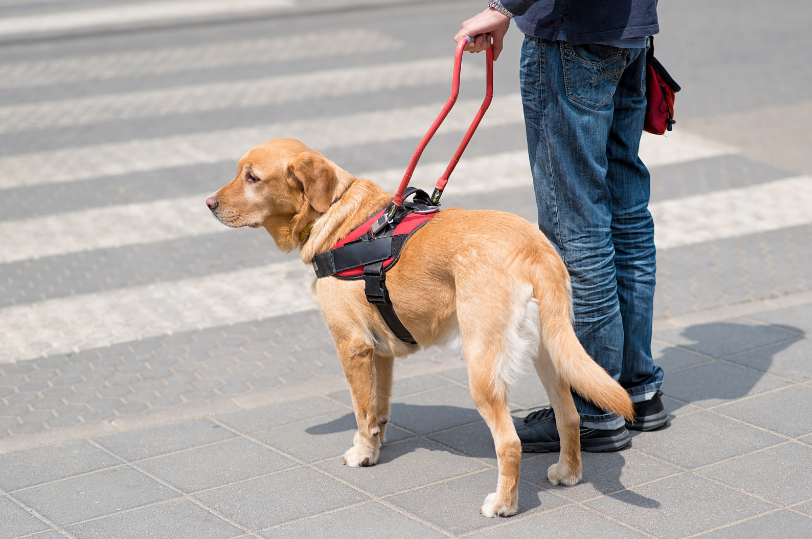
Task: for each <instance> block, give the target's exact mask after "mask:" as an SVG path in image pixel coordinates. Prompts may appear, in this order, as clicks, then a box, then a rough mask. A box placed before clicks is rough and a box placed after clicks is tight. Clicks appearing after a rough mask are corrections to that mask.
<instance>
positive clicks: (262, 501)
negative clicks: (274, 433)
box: [195, 467, 368, 531]
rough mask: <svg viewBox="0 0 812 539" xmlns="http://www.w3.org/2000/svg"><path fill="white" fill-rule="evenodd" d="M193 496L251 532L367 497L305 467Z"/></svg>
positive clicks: (337, 507) (353, 502) (356, 501)
mask: <svg viewBox="0 0 812 539" xmlns="http://www.w3.org/2000/svg"><path fill="white" fill-rule="evenodd" d="M315 493H318V494H317V495H316V494H315ZM195 498H197V499H198V500H200V501H201V502H202V503H204V504H205V505H206V506H208V507H211V508H212V509H214V510H215V511H217V512H218V513H219V514H221V515H223V516H225V517H227V518H229V519H231V520H232V521H234V522H236V523H238V524H240V525H242V526H245V527H246V528H248V529H250V530H252V531H259V530H261V529H264V528H268V527H270V526H274V525H276V524H282V523H284V522H289V521H291V520H298V519H300V518H303V517H307V516H312V515H317V514H319V513H323V512H324V511H330V510H334V509H339V508H341V507H346V506H349V505H354V504H356V503H358V502H360V501H363V500H366V499H368V498H367V497H366V496H364V495H363V494H361V493H360V492H358V491H356V490H353V489H351V488H350V487H348V486H346V485H343V484H342V483H339V482H338V481H336V480H334V479H331V478H329V477H327V476H326V475H324V474H320V473H318V472H316V471H315V470H312V469H310V468H306V467H302V468H294V469H293V470H288V471H283V472H279V473H275V474H272V475H266V476H264V477H258V478H256V479H249V480H247V481H243V482H241V483H236V484H233V485H228V486H225V487H221V488H218V489H214V490H209V491H206V492H202V493H200V494H196V495H195Z"/></svg>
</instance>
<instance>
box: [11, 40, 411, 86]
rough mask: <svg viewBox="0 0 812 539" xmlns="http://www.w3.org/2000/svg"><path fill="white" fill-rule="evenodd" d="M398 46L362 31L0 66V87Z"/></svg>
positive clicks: (399, 43) (288, 59)
mask: <svg viewBox="0 0 812 539" xmlns="http://www.w3.org/2000/svg"><path fill="white" fill-rule="evenodd" d="M403 46H404V44H403V42H402V41H400V40H398V39H396V38H392V37H391V36H386V35H384V34H381V33H380V32H374V31H370V30H365V29H355V30H336V31H335V32H333V33H331V34H330V36H329V39H326V38H325V35H324V33H321V32H309V33H301V34H293V35H290V36H283V37H276V38H263V39H250V40H241V41H232V42H225V43H217V44H208V43H207V44H205V45H196V46H188V47H175V48H160V49H152V50H143V51H135V52H118V53H105V54H94V55H87V56H75V57H67V58H55V59H49V60H40V61H26V62H7V63H3V64H2V65H0V88H27V87H36V86H47V85H55V84H66V83H72V82H90V81H95V80H105V79H116V78H123V77H138V76H144V75H157V74H161V73H179V72H184V71H198V70H204V69H215V68H220V67H234V66H240V65H246V64H257V65H258V66H261V65H263V64H273V63H280V62H291V61H295V60H306V59H312V58H334V57H336V56H351V55H353V54H369V53H374V52H383V51H389V50H395V49H399V48H401V47H403Z"/></svg>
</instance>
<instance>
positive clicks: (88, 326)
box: [0, 260, 315, 363]
mask: <svg viewBox="0 0 812 539" xmlns="http://www.w3.org/2000/svg"><path fill="white" fill-rule="evenodd" d="M305 269H307V268H305V267H304V265H303V264H302V262H301V260H294V261H290V262H280V263H276V264H270V265H267V266H262V267H258V268H251V269H247V270H241V271H235V272H231V273H225V274H219V275H211V276H207V277H200V278H193V279H186V280H183V281H179V282H164V283H158V284H154V285H149V286H139V287H133V288H125V289H121V290H114V291H110V292H104V293H99V294H89V295H83V296H75V297H69V298H63V299H54V300H47V301H43V302H40V303H35V304H31V305H21V306H14V307H8V308H5V309H2V310H0V327H2V328H3V332H4V337H3V339H2V340H1V341H0V363H10V362H14V361H15V360H21V359H27V358H33V357H38V356H41V355H52V354H57V353H64V352H70V351H79V350H85V349H90V348H98V347H100V346H109V345H111V344H115V343H122V342H129V341H135V340H139V339H143V338H146V337H154V336H158V335H167V334H172V333H176V332H179V331H188V330H192V329H196V328H198V329H202V328H206V327H213V326H218V325H227V324H235V323H239V322H246V321H249V320H258V319H262V318H268V317H272V316H280V315H284V314H291V313H295V312H300V311H304V310H310V309H314V308H315V302H314V301H313V298H312V292H311V289H310V286H311V282H312V280H313V277H312V272H307V271H304V270H305Z"/></svg>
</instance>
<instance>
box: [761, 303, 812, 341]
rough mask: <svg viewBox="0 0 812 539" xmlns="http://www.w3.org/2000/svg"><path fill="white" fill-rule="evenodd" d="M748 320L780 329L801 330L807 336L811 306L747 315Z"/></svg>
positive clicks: (810, 330) (811, 322) (811, 324)
mask: <svg viewBox="0 0 812 539" xmlns="http://www.w3.org/2000/svg"><path fill="white" fill-rule="evenodd" d="M748 318H753V319H755V320H760V321H762V322H766V323H768V324H775V325H778V326H782V327H791V328H794V329H797V330H801V331H802V332H804V333H806V334H807V335H809V334H812V305H798V306H796V307H787V308H786V309H776V310H774V311H767V312H763V313H757V314H752V315H749V316H748Z"/></svg>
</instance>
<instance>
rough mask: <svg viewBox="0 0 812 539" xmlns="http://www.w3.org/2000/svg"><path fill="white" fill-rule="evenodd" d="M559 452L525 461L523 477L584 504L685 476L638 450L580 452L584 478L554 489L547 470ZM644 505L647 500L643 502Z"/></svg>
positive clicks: (556, 460)
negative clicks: (638, 486)
mask: <svg viewBox="0 0 812 539" xmlns="http://www.w3.org/2000/svg"><path fill="white" fill-rule="evenodd" d="M558 457H559V454H558V453H545V454H542V455H538V456H537V458H533V459H530V460H526V461H522V478H523V479H525V480H526V481H530V482H532V483H534V484H536V485H540V486H545V487H548V488H550V489H551V491H552V492H555V493H556V494H558V495H559V496H562V497H564V498H567V499H569V500H572V501H574V502H583V501H586V500H590V499H592V498H597V497H600V496H604V495H614V494H615V493H617V492H620V491H622V490H634V488H635V487H636V486H637V485H640V484H643V483H647V482H649V481H654V480H657V479H662V478H663V477H667V476H669V475H674V474H678V473H683V472H682V470H680V469H679V468H677V467H675V466H670V465H668V464H665V463H663V462H662V461H659V460H655V459H653V458H651V457H649V456H647V455H645V454H643V453H640V452H638V451H617V452H615V453H587V452H584V451H582V452H581V463H582V465H583V470H582V473H583V479H582V480H581V482H580V483H578V484H577V485H575V486H572V487H567V486H563V485H559V486H555V487H553V486H551V485H550V483H549V482H548V481H547V469H548V468H549V467H550V466H551V465H553V464H555V463H556V462H558ZM640 501H641V503H643V502H644V500H640Z"/></svg>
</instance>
